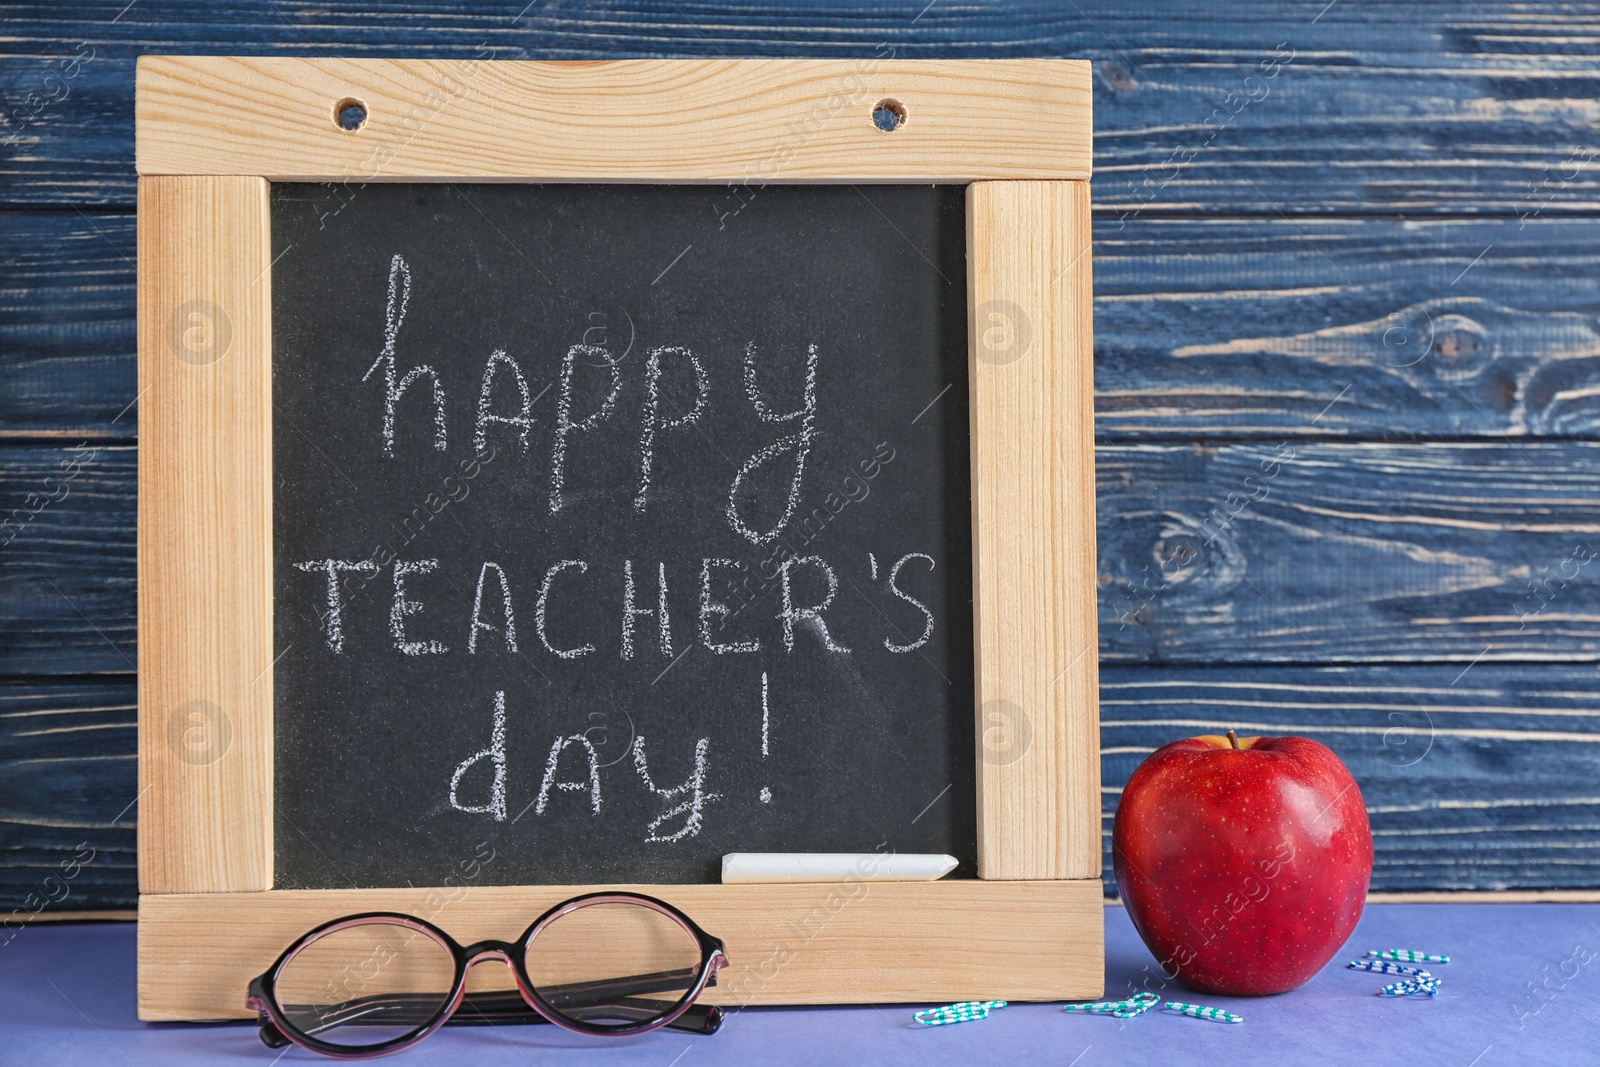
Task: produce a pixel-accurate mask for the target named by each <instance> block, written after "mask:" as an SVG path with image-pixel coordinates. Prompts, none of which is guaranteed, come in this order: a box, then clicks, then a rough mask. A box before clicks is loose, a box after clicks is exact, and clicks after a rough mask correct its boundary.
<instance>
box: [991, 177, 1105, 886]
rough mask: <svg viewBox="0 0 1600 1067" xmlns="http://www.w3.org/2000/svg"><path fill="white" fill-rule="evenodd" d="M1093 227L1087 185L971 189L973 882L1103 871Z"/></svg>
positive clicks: (1000, 184) (996, 184) (1024, 184)
mask: <svg viewBox="0 0 1600 1067" xmlns="http://www.w3.org/2000/svg"><path fill="white" fill-rule="evenodd" d="M1089 237H1090V234H1089V187H1088V185H1087V183H1084V182H979V183H978V184H975V185H972V186H969V187H968V188H967V291H968V302H967V303H968V307H969V308H970V309H971V311H970V313H969V314H970V322H971V326H970V327H969V331H970V349H969V352H970V358H969V359H968V361H967V381H968V390H969V393H968V395H969V397H970V404H971V411H972V417H971V418H972V557H973V574H972V601H973V621H974V631H975V633H974V643H975V646H976V648H975V664H976V666H975V674H976V679H977V713H978V730H979V745H978V876H979V877H980V878H1085V877H1090V876H1092V873H1093V872H1095V871H1097V870H1098V869H1099V868H1098V860H1097V857H1096V856H1095V841H1094V837H1093V832H1092V831H1093V821H1092V820H1091V819H1086V818H1084V815H1085V813H1087V812H1090V811H1092V810H1093V806H1094V802H1095V796H1096V793H1097V791H1098V789H1099V770H1100V768H1099V759H1098V757H1097V748H1096V746H1097V744H1098V738H1099V726H1098V722H1097V719H1096V708H1097V703H1096V701H1097V697H1096V688H1095V677H1096V669H1097V667H1098V658H1097V656H1096V647H1097V646H1096V635H1095V624H1096V615H1095V604H1094V592H1095V552H1094V530H1095V522H1094V502H1095V492H1094V402H1093V394H1094V365H1093V344H1094V336H1093V331H1094V322H1093V308H1092V301H1091V292H1092V290H1091V278H1090V255H1089Z"/></svg>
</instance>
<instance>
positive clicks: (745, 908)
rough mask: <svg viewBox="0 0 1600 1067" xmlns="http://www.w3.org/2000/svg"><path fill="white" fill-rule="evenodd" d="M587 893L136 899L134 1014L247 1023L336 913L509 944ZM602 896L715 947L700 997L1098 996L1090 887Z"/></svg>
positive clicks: (944, 886)
mask: <svg viewBox="0 0 1600 1067" xmlns="http://www.w3.org/2000/svg"><path fill="white" fill-rule="evenodd" d="M594 888H597V887H593V886H529V887H520V886H479V885H466V884H463V885H458V886H454V887H450V888H447V889H424V888H417V889H383V890H377V889H341V890H292V891H280V892H273V893H226V894H200V895H192V896H191V895H177V894H170V895H169V894H162V895H156V896H146V897H143V898H142V899H141V900H140V904H139V1017H140V1018H141V1019H147V1020H182V1019H221V1018H242V1017H247V1016H249V1015H251V1014H252V1013H250V1012H249V1011H247V1010H245V1007H244V988H245V986H246V985H247V984H248V983H249V981H250V979H251V978H254V977H255V976H256V975H257V974H260V973H261V972H262V971H264V970H266V969H267V967H268V966H270V965H271V963H272V961H273V960H274V959H275V958H276V957H277V955H278V953H280V952H282V951H283V949H284V948H285V947H287V946H288V944H289V943H290V942H291V941H293V940H294V939H295V938H296V937H298V936H300V935H301V934H303V933H305V932H306V931H307V930H310V929H311V928H312V927H314V926H317V925H319V924H321V923H323V922H326V921H327V920H329V919H333V918H337V917H339V916H341V915H349V914H352V913H355V912H360V911H400V912H404V913H406V914H412V915H418V916H420V917H423V918H428V919H430V921H432V922H434V923H436V924H437V925H439V926H441V927H443V928H444V929H445V931H447V932H448V933H449V934H450V935H451V936H452V937H454V938H456V939H457V940H458V941H460V942H462V943H463V944H470V943H472V942H474V941H478V940H483V939H488V938H498V939H502V940H504V939H511V938H515V937H516V936H518V935H519V934H521V933H522V932H523V931H524V930H526V929H527V928H528V926H529V925H530V924H531V923H532V922H533V920H534V919H536V918H538V917H539V916H540V915H541V914H542V913H543V912H544V911H545V909H547V908H549V907H551V906H552V905H554V904H556V903H559V902H560V901H561V900H563V899H565V898H567V897H569V896H573V895H576V894H578V893H584V892H589V891H590V890H592V889H594ZM608 888H633V889H636V890H639V891H642V892H647V893H651V894H653V895H656V896H659V897H661V898H662V899H663V900H666V901H668V902H669V903H672V904H674V905H676V906H677V907H679V908H681V909H683V911H684V912H685V913H686V914H688V915H690V916H691V917H693V919H694V920H695V922H697V923H698V924H700V926H702V927H703V928H705V929H706V930H707V931H708V932H710V933H712V934H715V935H716V936H717V937H720V938H722V939H723V941H724V942H725V943H726V945H727V948H728V958H729V967H728V968H727V969H726V970H724V971H723V972H722V973H721V974H719V975H718V978H717V985H716V986H715V987H714V988H711V989H708V990H707V991H706V994H705V996H704V998H703V999H704V1000H705V1001H706V1002H708V1003H716V1004H722V1005H727V1006H743V1005H746V1004H826V1003H839V1002H840V1001H841V1000H854V1001H858V1002H860V1001H866V1000H868V999H869V998H870V1000H871V1002H873V1003H900V1002H905V1001H941V1000H943V1001H948V1000H965V999H972V998H980V999H991V998H994V999H1006V1000H1062V999H1073V1000H1081V999H1087V998H1091V997H1097V996H1099V995H1100V994H1101V992H1102V991H1103V990H1104V987H1105V960H1104V956H1105V925H1104V915H1103V912H1102V908H1103V903H1102V899H1101V886H1100V882H1099V880H1098V879H1086V880H1082V881H1070V882H1002V883H984V882H978V881H972V880H963V881H944V882H922V883H912V882H894V883H890V882H882V883H877V884H869V883H865V882H854V883H840V884H838V885H815V884H812V885H731V886H723V885H674V886H633V887H608ZM588 951H591V952H593V953H596V954H598V953H603V952H605V951H606V948H605V946H604V945H602V944H595V945H593V946H591V948H590V949H589V950H588ZM489 970H490V969H488V968H486V969H485V972H484V973H485V974H486V975H488V972H489ZM498 977H499V976H498V975H490V976H489V980H490V981H493V980H495V979H497V978H498ZM496 984H498V983H496Z"/></svg>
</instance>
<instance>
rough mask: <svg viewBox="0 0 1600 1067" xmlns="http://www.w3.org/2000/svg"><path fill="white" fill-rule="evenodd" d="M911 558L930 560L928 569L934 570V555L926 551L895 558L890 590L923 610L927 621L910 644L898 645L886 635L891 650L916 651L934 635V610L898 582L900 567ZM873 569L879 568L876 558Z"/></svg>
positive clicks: (886, 644) (890, 575) (884, 640)
mask: <svg viewBox="0 0 1600 1067" xmlns="http://www.w3.org/2000/svg"><path fill="white" fill-rule="evenodd" d="M909 559H925V560H927V561H928V569H929V570H930V571H931V570H933V557H932V556H930V555H928V554H926V553H924V552H908V553H906V554H905V555H903V556H901V557H900V558H899V559H897V560H895V562H894V566H893V567H891V568H889V592H891V593H893V594H894V595H895V596H897V597H899V598H900V599H901V600H904V601H905V602H906V603H907V604H910V605H911V606H912V607H914V608H916V609H917V610H918V611H920V612H922V614H923V615H924V616H926V618H927V621H926V622H925V623H924V624H923V627H922V636H921V637H919V638H917V639H916V640H915V641H913V642H911V643H910V644H908V645H897V644H895V643H894V642H893V641H891V640H890V639H889V638H887V637H885V638H884V639H883V647H884V648H887V649H888V650H889V651H890V652H915V651H916V650H917V649H919V648H921V647H922V646H923V645H925V644H927V643H928V638H930V637H932V636H933V612H931V611H929V610H928V606H927V605H926V604H924V603H923V602H922V601H920V600H918V599H917V598H916V597H914V596H912V595H911V594H909V593H907V592H905V591H904V590H903V589H901V588H900V587H899V585H897V584H896V583H897V582H898V581H899V580H900V568H901V567H904V566H905V565H906V560H909ZM873 570H874V571H876V570H877V561H876V560H874V561H873Z"/></svg>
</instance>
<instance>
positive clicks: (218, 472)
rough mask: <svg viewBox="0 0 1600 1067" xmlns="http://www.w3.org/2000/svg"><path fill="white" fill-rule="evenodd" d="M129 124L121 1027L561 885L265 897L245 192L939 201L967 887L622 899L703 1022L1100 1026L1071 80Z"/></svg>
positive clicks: (642, 93)
mask: <svg viewBox="0 0 1600 1067" xmlns="http://www.w3.org/2000/svg"><path fill="white" fill-rule="evenodd" d="M350 100H355V101H359V102H360V103H361V104H362V105H363V106H364V107H365V109H366V112H367V120H366V123H365V124H364V125H363V126H362V127H361V128H360V129H359V130H356V131H349V130H345V129H342V128H340V126H339V125H338V123H337V122H336V120H335V113H336V111H337V109H338V107H340V106H341V105H342V103H343V102H345V101H350ZM469 100H470V106H469V104H468V101H469ZM883 101H893V102H894V104H893V106H894V107H896V108H898V109H899V110H900V114H901V115H902V116H903V118H904V122H903V124H902V125H901V126H900V127H899V128H898V129H896V130H894V131H893V132H885V131H883V130H881V129H879V128H878V127H877V126H876V125H875V124H874V122H873V119H872V114H873V111H874V110H875V108H876V107H877V106H878V105H879V104H880V103H881V102H883ZM136 121H137V136H138V171H139V175H140V177H139V387H140V394H139V395H140V397H141V408H142V410H141V413H140V420H141V439H142V440H141V445H142V447H141V450H140V463H139V535H138V536H139V542H138V557H139V675H140V687H139V739H140V740H139V775H140V798H141V799H140V806H141V810H140V818H139V888H140V893H141V898H140V909H139V918H140V923H139V1014H140V1017H141V1018H145V1019H161V1020H185V1019H215V1018H224V1017H237V1016H245V1015H248V1014H250V1013H249V1012H247V1011H246V1010H245V1007H244V991H245V983H246V982H247V980H248V979H249V978H250V977H252V976H253V975H255V974H256V973H259V972H260V971H261V970H263V969H264V968H265V967H266V965H267V964H269V963H270V962H271V960H272V959H273V957H274V956H275V955H276V954H277V953H278V952H279V951H280V950H281V949H282V948H283V947H284V946H285V945H286V944H287V943H288V942H289V941H290V940H292V939H293V938H294V937H295V936H296V935H298V934H300V933H302V932H304V931H305V930H306V929H308V928H310V927H311V926H313V925H316V924H317V923H319V922H321V921H323V920H325V919H328V918H331V917H333V916H336V915H340V914H346V913H350V912H355V911H362V910H370V909H374V908H386V909H398V910H403V911H410V912H414V913H417V914H422V915H424V916H429V917H432V918H433V919H434V921H436V922H438V923H440V924H441V925H443V926H444V927H445V928H446V929H448V930H450V931H451V932H452V933H453V934H454V935H455V936H456V937H458V938H460V939H462V940H463V941H471V940H475V939H478V938H481V937H490V936H500V937H503V936H508V934H507V931H514V930H515V929H520V928H521V926H523V925H525V924H526V922H527V920H528V918H529V917H530V916H531V915H535V914H537V913H538V912H540V911H542V910H543V909H544V908H545V907H547V906H548V905H549V904H550V903H551V902H553V901H555V900H557V899H560V898H561V897H563V896H566V895H570V894H573V893H577V892H582V891H584V890H585V889H587V888H590V887H579V886H526V887H517V886H502V887H490V886H478V887H473V888H470V889H469V888H464V887H459V886H458V887H438V888H434V889H411V888H407V889H360V890H326V891H324V890H317V891H283V890H274V889H273V888H272V887H273V869H272V860H273V850H272V835H273V805H272V791H273V752H272V744H273V730H272V708H273V704H272V684H273V680H272V663H273V647H272V633H273V630H272V580H271V577H272V535H271V532H272V498H271V454H272V449H271V435H272V407H271V372H270V366H271V351H272V321H271V319H272V317H271V301H270V292H271V281H272V279H271V273H272V271H271V266H272V264H271V260H270V255H271V254H270V247H271V242H270V230H269V225H270V222H269V215H268V193H269V183H270V182H272V181H277V180H297V181H306V180H309V181H332V182H364V181H428V180H456V179H461V180H473V181H486V180H491V181H492V180H498V181H578V180H582V181H651V182H663V183H682V182H719V183H720V182H727V183H729V184H740V183H751V184H766V183H776V182H833V183H846V182H939V183H947V184H962V185H966V186H967V187H968V190H967V225H968V260H969V269H968V294H969V322H970V331H969V332H970V335H971V338H972V341H971V352H970V358H969V377H970V381H969V386H970V395H971V420H972V422H971V426H972V473H973V512H972V514H973V534H974V545H973V548H974V574H973V583H974V585H973V589H974V601H975V613H976V616H975V631H976V658H977V672H976V673H977V694H976V695H977V708H978V722H977V724H976V728H977V731H978V739H979V746H978V747H979V762H978V768H977V770H978V779H977V780H978V797H977V803H978V824H979V838H978V852H979V871H978V878H977V879H966V880H956V881H943V882H932V883H899V884H890V883H876V884H865V883H853V884H852V883H842V884H839V885H823V884H815V885H771V886H761V885H753V886H750V885H747V886H722V885H672V886H654V887H645V888H646V889H647V890H648V891H649V892H652V893H655V894H656V895H659V896H661V897H662V898H664V899H666V900H669V901H671V902H673V903H674V904H676V905H678V906H679V907H681V908H683V909H684V910H686V911H687V912H688V913H689V914H691V915H693V916H694V917H695V918H696V920H697V921H699V922H700V923H702V924H703V925H705V927H706V928H707V929H709V930H712V931H713V932H715V933H717V934H718V935H719V936H722V937H723V938H725V939H726V941H727V942H728V945H729V953H730V956H731V957H732V960H733V966H732V968H731V969H730V970H729V971H728V972H725V975H724V980H723V981H722V982H721V983H720V984H719V986H718V987H717V989H716V990H715V991H714V996H712V997H711V998H710V999H714V1000H718V1001H720V1002H722V1003H728V1004H746V1003H754V1004H799V1003H828V1002H850V1001H868V1000H870V1001H895V1000H899V1001H913V1000H946V999H957V998H968V997H1001V998H1007V999H1015V1000H1029V999H1035V1000H1038V999H1059V998H1084V997H1092V996H1098V995H1099V994H1100V992H1101V990H1102V989H1103V985H1104V973H1103V954H1104V946H1103V936H1104V935H1103V915H1102V908H1103V899H1102V889H1101V883H1100V878H1099V874H1100V764H1099V711H1098V694H1097V647H1098V644H1097V633H1096V615H1095V612H1096V605H1095V589H1096V586H1095V541H1094V538H1095V523H1094V444H1093V369H1092V351H1093V348H1092V327H1093V324H1092V318H1091V299H1090V271H1089V263H1090V257H1089V240H1090V220H1089V188H1088V178H1089V160H1090V74H1089V65H1088V64H1087V63H1086V62H1079V61H1065V60H959V61H880V60H864V61H859V62H858V61H833V60H829V61H812V60H804V61H801V60H712V61H707V60H695V61H680V60H649V61H642V60H641V61H620V62H608V63H535V62H514V63H513V62H490V61H487V60H467V61H460V62H423V61H397V60H326V59H322V60H314V59H278V58H273V59H234V58H223V57H204V58H201V57H156V56H146V57H143V58H142V59H140V61H139V67H138V90H137V120H136ZM223 931H227V933H226V936H224V935H223V933H222V932H223Z"/></svg>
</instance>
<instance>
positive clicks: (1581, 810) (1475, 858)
mask: <svg viewBox="0 0 1600 1067" xmlns="http://www.w3.org/2000/svg"><path fill="white" fill-rule="evenodd" d="M1100 719H1101V744H1102V746H1103V748H1102V752H1103V755H1102V762H1103V765H1104V772H1103V773H1104V776H1105V786H1104V790H1105V795H1104V813H1103V822H1102V828H1103V830H1104V833H1105V863H1106V867H1105V869H1106V872H1107V873H1106V874H1105V878H1106V879H1107V883H1108V884H1110V881H1111V878H1112V875H1111V873H1110V871H1111V863H1110V834H1111V819H1112V815H1113V813H1114V812H1115V809H1116V803H1117V798H1118V796H1119V795H1120V791H1121V789H1122V786H1123V785H1124V784H1125V783H1126V782H1127V780H1128V776H1129V775H1130V774H1132V773H1133V770H1134V768H1135V767H1137V766H1138V765H1139V763H1140V762H1141V761H1143V759H1144V758H1145V757H1146V756H1147V755H1149V753H1150V752H1151V751H1153V750H1154V749H1155V748H1157V747H1159V746H1160V745H1163V744H1166V743H1167V742H1169V741H1174V740H1177V739H1178V738H1180V737H1192V736H1194V735H1196V734H1202V733H1217V732H1222V731H1226V730H1228V729H1237V730H1238V731H1239V732H1240V733H1241V734H1245V735H1250V734H1298V735H1301V736H1303V737H1311V738H1314V739H1316V740H1318V741H1321V742H1322V743H1323V744H1325V745H1328V746H1329V747H1330V748H1332V749H1333V750H1334V752H1336V753H1337V754H1338V755H1339V758H1340V759H1342V760H1343V761H1344V762H1345V764H1346V765H1347V766H1348V767H1349V768H1350V771H1351V773H1352V774H1354V775H1355V778H1356V781H1357V783H1358V784H1359V785H1360V788H1361V792H1362V796H1363V798H1364V799H1365V801H1366V805H1367V813H1368V816H1369V817H1370V819H1371V820H1372V830H1373V844H1374V847H1375V853H1376V858H1375V861H1374V865H1373V875H1372V888H1373V889H1374V890H1376V891H1380V892H1421V891H1438V890H1480V891H1481V890H1520V891H1541V892H1547V891H1555V890H1575V889H1582V888H1593V887H1595V886H1600V849H1596V848H1595V847H1594V846H1595V829H1596V827H1597V825H1600V818H1597V814H1600V788H1597V783H1600V675H1597V674H1596V672H1595V669H1594V668H1593V667H1592V666H1584V667H1576V666H1572V667H1562V666H1556V665H1536V664H1535V665H1528V664H1518V665H1500V664H1492V663H1488V662H1480V663H1478V664H1476V665H1475V666H1471V667H1470V668H1469V667H1468V665H1467V664H1446V665H1429V666H1405V667H1376V666H1355V665H1351V666H1341V667H1323V668H1310V667H1295V668H1285V667H1271V668H1267V667H1250V668H1244V667H1225V668H1224V667H1182V668H1179V667H1173V668H1159V669H1157V668H1126V667H1109V666H1108V667H1106V668H1104V669H1103V670H1102V671H1101V704H1100Z"/></svg>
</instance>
